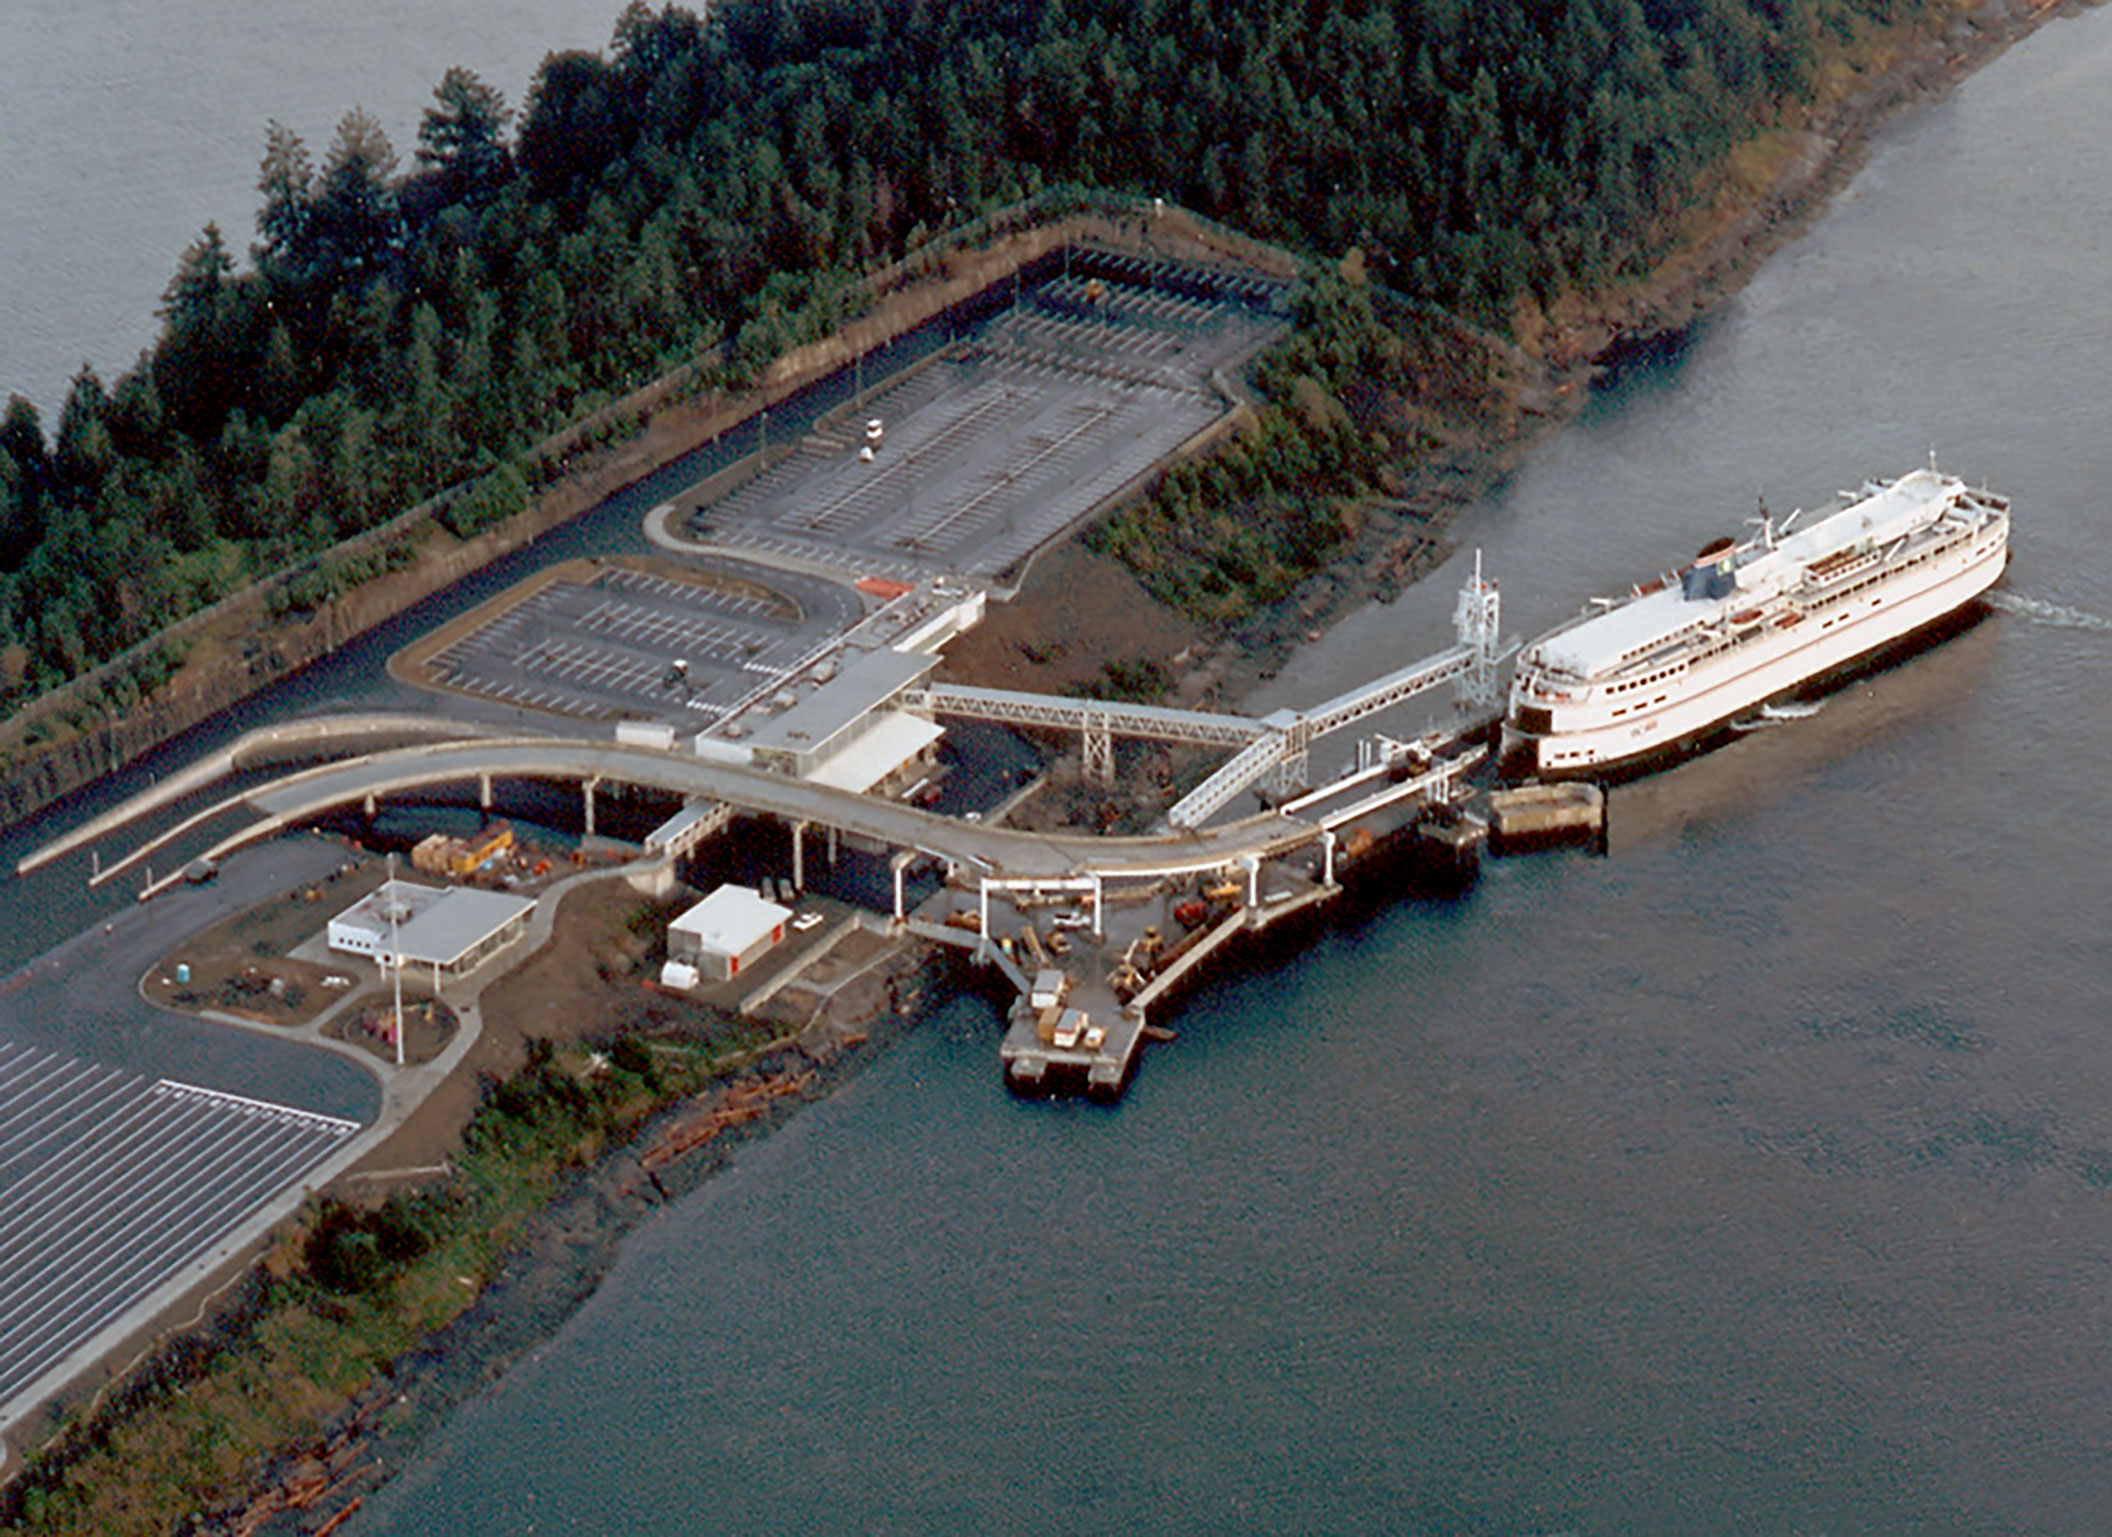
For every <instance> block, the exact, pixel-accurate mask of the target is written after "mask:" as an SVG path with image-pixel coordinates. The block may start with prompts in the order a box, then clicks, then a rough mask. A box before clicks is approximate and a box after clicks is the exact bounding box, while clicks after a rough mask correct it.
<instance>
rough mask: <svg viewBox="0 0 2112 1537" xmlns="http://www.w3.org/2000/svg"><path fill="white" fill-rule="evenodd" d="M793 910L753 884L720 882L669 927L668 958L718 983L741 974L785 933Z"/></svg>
mask: <svg viewBox="0 0 2112 1537" xmlns="http://www.w3.org/2000/svg"><path fill="white" fill-rule="evenodd" d="M791 916H792V909H791V908H789V907H780V906H778V905H777V903H775V902H767V901H765V900H764V899H763V896H762V894H761V893H760V892H758V891H756V890H755V889H754V888H753V887H749V886H721V887H720V888H719V889H718V890H716V891H714V892H713V893H712V894H711V895H710V896H708V897H706V898H705V899H704V900H703V901H701V902H699V903H698V904H697V905H696V906H695V907H692V908H691V909H690V910H689V911H688V912H686V913H684V914H683V915H682V916H681V917H679V918H677V919H676V920H675V921H674V922H673V923H670V924H669V925H668V926H667V956H668V959H669V960H670V961H681V962H686V963H688V964H689V965H691V966H694V967H695V968H696V969H697V971H698V972H699V973H700V974H702V975H703V976H706V977H710V978H712V979H713V980H715V981H720V982H723V981H726V980H727V979H728V978H731V977H737V976H739V975H740V974H741V969H742V968H743V967H745V966H752V965H754V964H755V962H756V961H757V960H759V959H760V958H761V957H762V956H763V955H764V954H765V953H766V952H768V950H769V949H770V947H771V946H772V945H774V944H776V943H777V942H778V941H779V940H781V939H783V938H784V937H785V920H786V919H787V918H790V917H791Z"/></svg>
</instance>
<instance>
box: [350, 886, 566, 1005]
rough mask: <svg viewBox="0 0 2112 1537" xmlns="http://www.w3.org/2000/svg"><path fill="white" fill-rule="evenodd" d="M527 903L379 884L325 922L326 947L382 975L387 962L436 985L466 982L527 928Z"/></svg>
mask: <svg viewBox="0 0 2112 1537" xmlns="http://www.w3.org/2000/svg"><path fill="white" fill-rule="evenodd" d="M534 911H535V901H534V899H533V898H531V897H515V896H508V895H506V894H505V893H503V892H497V891H478V890H475V889H473V888H470V887H464V886H455V887H444V886H420V885H415V884H413V883H412V882H410V881H398V880H389V881H384V882H382V884H381V885H380V886H378V887H376V888H375V889H374V890H373V891H371V892H369V893H368V894H367V895H366V896H364V897H362V898H360V900H359V901H357V902H355V903H354V904H353V905H352V906H350V907H348V908H346V909H345V910H344V911H343V912H341V913H339V914H338V915H337V916H336V917H335V918H332V919H331V920H330V927H329V931H328V934H327V938H328V941H329V945H330V948H331V949H332V950H336V951H338V952H340V953H341V954H344V955H362V956H366V957H368V958H369V959H371V960H373V961H375V962H376V963H377V964H379V965H380V966H382V967H383V968H384V969H386V968H387V967H388V966H389V965H390V962H391V957H397V958H400V960H401V963H402V964H403V965H405V966H408V967H413V968H416V969H417V970H420V971H426V970H429V971H431V972H432V973H433V976H434V980H435V982H436V983H437V982H439V981H442V980H448V979H452V978H456V977H462V976H467V975H468V974H469V973H470V972H472V971H475V970H476V969H477V967H479V966H480V965H482V964H483V963H484V962H485V960H486V959H488V958H489V957H491V956H492V955H495V954H497V953H498V952H499V951H501V950H503V949H505V948H506V947H507V946H508V945H510V944H512V943H513V942H514V941H515V940H517V939H519V938H520V937H521V935H523V934H524V933H526V932H527V930H528V918H529V915H530V914H532V913H533V912H534Z"/></svg>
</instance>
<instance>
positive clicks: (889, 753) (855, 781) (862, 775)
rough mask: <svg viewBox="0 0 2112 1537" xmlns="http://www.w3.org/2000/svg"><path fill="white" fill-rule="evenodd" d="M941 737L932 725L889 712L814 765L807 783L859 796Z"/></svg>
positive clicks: (938, 728) (941, 728)
mask: <svg viewBox="0 0 2112 1537" xmlns="http://www.w3.org/2000/svg"><path fill="white" fill-rule="evenodd" d="M945 734H946V728H945V727H944V726H941V725H939V724H938V723H937V722H936V721H928V720H924V719H922V718H920V717H918V716H915V715H911V714H909V713H908V712H907V711H904V710H889V711H888V712H887V713H886V714H884V715H882V716H880V717H879V718H878V719H877V720H875V721H874V722H873V725H872V727H871V729H870V730H868V731H867V732H866V733H865V735H863V736H861V737H859V738H858V740H857V741H855V742H852V743H851V744H850V745H849V746H847V747H842V748H839V749H838V750H837V751H835V752H833V753H831V754H829V756H828V757H826V758H824V759H822V761H821V762H819V763H817V764H816V765H814V768H813V770H812V771H811V772H810V773H809V774H808V775H807V782H808V783H809V784H817V785H826V786H828V787H829V788H830V789H832V790H852V791H856V792H857V793H858V794H861V795H862V794H864V793H865V792H866V791H867V790H870V789H871V788H872V787H873V786H874V785H876V784H878V783H879V782H880V781H881V780H883V779H885V778H886V777H887V776H888V775H890V774H892V773H893V772H894V771H895V770H896V769H898V768H900V767H901V766H902V765H903V764H905V763H907V762H908V761H909V760H910V759H911V758H913V757H915V756H916V755H917V754H918V753H920V752H922V751H923V750H924V749H925V748H927V747H929V746H930V745H931V744H932V743H933V742H936V741H937V740H938V739H939V738H940V737H942V736H944V735H945Z"/></svg>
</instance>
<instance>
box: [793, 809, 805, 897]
mask: <svg viewBox="0 0 2112 1537" xmlns="http://www.w3.org/2000/svg"><path fill="white" fill-rule="evenodd" d="M792 889H793V890H794V891H805V890H806V889H807V824H806V823H804V822H794V823H793V824H792Z"/></svg>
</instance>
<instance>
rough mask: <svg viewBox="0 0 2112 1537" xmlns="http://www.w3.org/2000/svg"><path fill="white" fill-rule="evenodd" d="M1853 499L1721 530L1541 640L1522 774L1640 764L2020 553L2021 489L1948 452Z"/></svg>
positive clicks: (1852, 651) (1902, 630) (1923, 615)
mask: <svg viewBox="0 0 2112 1537" xmlns="http://www.w3.org/2000/svg"><path fill="white" fill-rule="evenodd" d="M1841 498H1842V501H1843V503H1844V505H1843V506H1841V507H1840V508H1839V509H1838V510H1836V511H1835V512H1833V513H1832V514H1831V515H1830V516H1828V517H1826V518H1824V519H1822V520H1821V521H1819V522H1817V523H1814V524H1812V525H1811V526H1810V527H1808V528H1805V529H1803V530H1801V531H1798V532H1795V533H1792V532H1790V530H1791V528H1792V527H1793V526H1794V524H1795V522H1796V519H1797V516H1798V515H1797V514H1795V513H1792V514H1791V515H1790V517H1789V518H1788V519H1787V520H1785V521H1784V523H1783V524H1782V526H1781V527H1779V528H1777V527H1776V526H1774V524H1773V522H1772V520H1770V519H1769V518H1767V517H1766V516H1765V514H1764V513H1763V515H1762V516H1761V518H1760V519H1759V520H1758V521H1759V525H1760V526H1759V532H1758V533H1756V534H1755V535H1754V536H1753V537H1751V538H1750V539H1747V540H1746V541H1744V542H1743V543H1740V542H1737V541H1735V540H1731V539H1719V540H1717V541H1716V542H1715V543H1713V544H1711V545H1709V546H1707V547H1706V548H1705V549H1703V550H1702V552H1701V554H1700V555H1699V556H1698V557H1697V558H1696V559H1695V561H1694V563H1693V564H1692V565H1689V566H1687V567H1686V568H1684V569H1683V570H1680V571H1675V572H1671V573H1668V574H1666V575H1664V576H1661V577H1658V578H1656V579H1655V580H1653V581H1649V582H1645V583H1643V584H1642V585H1640V586H1638V587H1636V588H1635V589H1634V590H1633V591H1632V592H1630V593H1629V594H1628V595H1627V596H1625V597H1622V598H1616V599H1612V600H1604V599H1602V600H1598V601H1597V602H1596V603H1595V604H1594V605H1593V607H1592V608H1591V609H1589V610H1587V611H1586V612H1585V613H1584V614H1582V615H1581V616H1579V617H1578V618H1576V619H1573V620H1571V621H1570V622H1569V623H1567V624H1565V625H1561V626H1558V627H1557V628H1555V629H1553V630H1550V631H1549V632H1548V633H1547V634H1545V635H1543V636H1541V637H1540V638H1539V639H1538V640H1536V641H1534V642H1533V643H1532V644H1531V645H1530V646H1527V647H1526V648H1525V651H1524V652H1523V654H1522V655H1521V656H1520V657H1519V659H1518V669H1517V672H1516V674H1515V675H1514V676H1513V678H1512V680H1511V696H1510V709H1509V712H1508V714H1507V715H1506V717H1505V719H1504V725H1503V738H1504V740H1503V758H1504V762H1505V767H1506V772H1508V773H1510V774H1512V775H1514V776H1532V777H1538V778H1542V779H1563V778H1578V777H1593V778H1618V777H1620V776H1621V775H1622V774H1623V773H1629V772H1634V771H1636V770H1638V769H1640V768H1642V767H1644V766H1646V764H1647V762H1649V761H1652V760H1656V759H1659V758H1662V757H1666V756H1670V755H1672V754H1675V753H1677V752H1678V751H1680V750H1683V749H1685V748H1689V747H1693V746H1696V745H1698V744H1699V743H1700V742H1702V741H1703V740H1704V739H1705V738H1708V737H1710V736H1712V735H1714V734H1715V733H1716V732H1717V731H1719V730H1720V729H1722V728H1724V727H1726V726H1727V725H1728V724H1729V723H1730V722H1732V721H1733V720H1734V719H1735V718H1736V717H1738V716H1739V715H1741V714H1742V713H1744V712H1746V711H1750V710H1752V709H1754V708H1756V707H1757V706H1760V705H1763V704H1766V703H1768V702H1769V701H1771V700H1778V699H1780V698H1782V697H1784V696H1787V695H1793V694H1795V693H1797V692H1798V691H1799V690H1801V689H1804V688H1807V687H1809V686H1810V685H1812V684H1813V683H1815V682H1816V681H1817V680H1819V679H1821V678H1824V677H1826V676H1828V675H1830V674H1837V673H1840V672H1843V671H1846V670H1848V669H1849V668H1851V667H1852V666H1853V665H1854V664H1855V663H1857V662H1859V661H1861V660H1863V659H1865V658H1868V657H1869V656H1870V655H1871V653H1873V652H1875V651H1878V650H1880V649H1881V648H1884V647H1886V646H1888V645H1890V644H1891V643H1892V642H1894V641H1899V640H1902V639H1904V638H1905V637H1907V636H1910V635H1913V634H1914V633H1915V632H1917V631H1920V630H1923V629H1926V628H1928V627H1929V626H1931V625H1934V624H1936V623H1937V622H1938V621H1940V620H1942V619H1945V618H1947V617H1949V616H1951V615H1953V614H1955V613H1957V612H1958V610H1959V609H1960V608H1962V607H1963V606H1964V605H1966V604H1967V603H1969V602H1971V601H1972V600H1973V599H1974V598H1976V597H1978V596H1979V595H1980V594H1981V593H1982V592H1985V591H1986V590H1987V588H1988V587H1989V586H1991V585H1992V584H1993V583H1994V580H1995V578H1996V577H1998V576H2000V575H2001V574H2002V569H2003V567H2004V565H2006V564H2007V562H2008V558H2009V502H2008V499H2007V498H2005V497H2001V496H1996V495H1993V494H1992V493H1990V492H1987V491H1979V490H1973V489H1971V488H1969V487H1968V486H1967V485H1966V484H1965V483H1964V482H1963V481H1961V480H1959V479H1957V478H1956V477H1954V476H1950V475H1944V474H1941V473H1939V472H1938V471H1937V469H1936V468H1935V465H1934V464H1933V462H1932V463H1931V465H1930V466H1929V468H1927V469H1925V470H1921V469H1917V470H1914V471H1912V472H1910V473H1909V474H1906V475H1902V476H1901V477H1899V478H1898V479H1897V480H1881V481H1871V482H1869V483H1867V484H1865V485H1864V486H1863V488H1862V489H1861V490H1860V491H1844V492H1842V493H1841Z"/></svg>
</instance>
